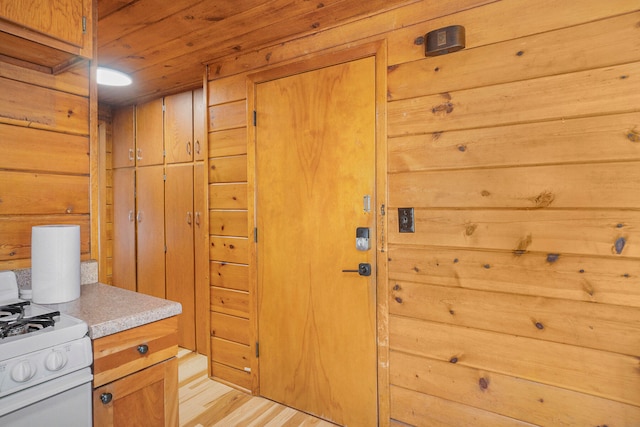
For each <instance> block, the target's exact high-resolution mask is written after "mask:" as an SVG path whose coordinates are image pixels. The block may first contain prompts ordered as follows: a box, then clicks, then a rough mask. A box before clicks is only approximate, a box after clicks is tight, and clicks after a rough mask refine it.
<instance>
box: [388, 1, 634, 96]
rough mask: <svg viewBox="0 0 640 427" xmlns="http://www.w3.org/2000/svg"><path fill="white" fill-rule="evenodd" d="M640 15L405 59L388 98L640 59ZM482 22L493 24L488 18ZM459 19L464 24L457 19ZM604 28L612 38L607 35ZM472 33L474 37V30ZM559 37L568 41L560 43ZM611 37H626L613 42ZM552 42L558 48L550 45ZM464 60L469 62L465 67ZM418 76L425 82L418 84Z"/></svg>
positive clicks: (510, 4)
mask: <svg viewBox="0 0 640 427" xmlns="http://www.w3.org/2000/svg"><path fill="white" fill-rule="evenodd" d="M513 3H516V2H507V3H504V2H501V3H500V4H499V5H500V6H501V7H503V8H504V7H513ZM496 7H498V5H496ZM476 13H480V12H476ZM638 20H640V13H638V12H635V13H630V14H627V15H623V16H620V17H614V18H611V19H608V20H601V21H596V22H590V23H588V24H584V25H580V26H577V27H570V28H561V29H559V30H557V31H550V32H545V33H538V34H534V35H532V36H529V37H525V38H518V39H511V40H508V41H505V42H503V43H501V44H500V45H494V44H492V45H489V46H485V47H479V48H477V49H465V50H463V51H461V52H460V53H458V54H456V55H455V56H454V55H442V56H438V57H435V58H427V59H423V60H420V61H413V62H408V63H404V64H400V65H398V66H396V67H392V68H391V69H390V72H389V80H388V82H389V86H388V91H387V93H388V97H389V99H390V100H397V99H404V98H413V97H416V96H423V95H430V94H436V93H441V92H450V91H452V90H461V89H469V88H473V87H480V86H489V85H495V84H499V83H506V82H511V81H516V80H525V79H532V78H537V77H543V76H548V75H554V74H563V73H569V72H575V71H581V70H584V69H588V68H600V67H605V66H608V65H616V64H620V63H624V62H628V61H630V60H636V61H637V60H640V37H638V28H637V22H638ZM477 22H478V24H480V23H482V25H489V23H488V22H487V20H484V19H483V20H479V21H477ZM519 23H521V21H519ZM456 24H457V25H463V24H460V23H458V22H457V21H456ZM435 28H437V27H435ZM467 31H473V27H472V28H468V27H467ZM491 33H492V34H494V33H495V31H491ZM604 33H606V34H607V37H611V38H610V39H608V40H607V38H605V37H602V34H604ZM467 34H469V38H470V39H471V37H472V36H471V32H467ZM558 40H562V43H557V41H558ZM611 40H619V41H620V42H619V43H614V44H612V43H611ZM551 45H554V46H555V47H556V48H555V49H549V46H551ZM460 63H463V64H464V66H463V67H460V66H459V64H460ZM416 81H420V82H422V83H423V84H420V85H417V84H416V83H415V82H416Z"/></svg>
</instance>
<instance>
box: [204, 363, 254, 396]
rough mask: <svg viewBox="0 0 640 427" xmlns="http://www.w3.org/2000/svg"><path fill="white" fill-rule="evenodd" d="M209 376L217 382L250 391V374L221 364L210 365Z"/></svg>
mask: <svg viewBox="0 0 640 427" xmlns="http://www.w3.org/2000/svg"><path fill="white" fill-rule="evenodd" d="M211 376H212V377H213V378H214V379H216V380H219V381H222V382H227V383H229V384H233V385H234V386H236V387H242V388H244V389H245V390H250V389H251V373H249V372H246V371H242V370H240V369H235V368H232V367H230V366H226V365H223V364H221V363H216V362H212V363H211Z"/></svg>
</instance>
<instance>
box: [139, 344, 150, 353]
mask: <svg viewBox="0 0 640 427" xmlns="http://www.w3.org/2000/svg"><path fill="white" fill-rule="evenodd" d="M148 352H149V346H148V345H146V344H140V345H139V346H138V353H140V354H147V353H148Z"/></svg>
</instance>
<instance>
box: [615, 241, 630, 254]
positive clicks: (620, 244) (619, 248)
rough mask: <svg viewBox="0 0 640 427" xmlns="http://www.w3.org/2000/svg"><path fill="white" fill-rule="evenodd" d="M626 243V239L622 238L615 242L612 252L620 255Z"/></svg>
mask: <svg viewBox="0 0 640 427" xmlns="http://www.w3.org/2000/svg"><path fill="white" fill-rule="evenodd" d="M626 243H627V239H625V238H624V237H620V238H618V239H617V240H616V242H615V243H614V244H613V251H614V252H615V253H616V254H617V255H620V254H621V253H622V250H623V249H624V245H625V244H626Z"/></svg>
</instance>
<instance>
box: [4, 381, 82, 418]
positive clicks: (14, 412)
mask: <svg viewBox="0 0 640 427" xmlns="http://www.w3.org/2000/svg"><path fill="white" fill-rule="evenodd" d="M92 379H93V376H92V375H91V368H84V369H81V370H79V371H75V372H72V373H70V374H67V375H64V376H61V377H58V378H55V379H53V380H50V381H47V382H44V383H41V384H38V385H36V386H33V387H30V388H27V389H24V390H21V391H19V392H16V393H13V394H10V395H8V396H5V397H2V398H0V425H2V426H5V425H6V426H12V427H33V426H47V427H69V426H78V427H83V426H87V427H89V426H91V425H92V411H91V380H92Z"/></svg>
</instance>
